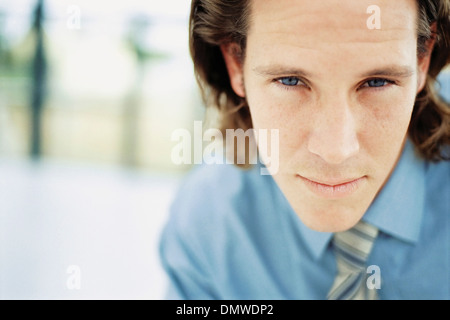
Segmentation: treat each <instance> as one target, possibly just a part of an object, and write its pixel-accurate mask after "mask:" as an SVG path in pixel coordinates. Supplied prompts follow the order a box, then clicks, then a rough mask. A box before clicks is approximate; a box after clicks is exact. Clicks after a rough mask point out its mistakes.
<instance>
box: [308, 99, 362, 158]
mask: <svg viewBox="0 0 450 320" xmlns="http://www.w3.org/2000/svg"><path fill="white" fill-rule="evenodd" d="M319 110H320V111H319V112H318V113H317V114H316V116H315V117H314V120H313V122H312V127H311V128H312V129H311V131H310V135H309V137H308V150H309V152H311V153H313V154H315V155H317V156H319V157H320V158H322V159H323V160H324V161H325V162H327V163H329V164H341V163H343V162H344V161H346V160H347V159H349V158H351V157H353V156H355V155H356V154H357V153H358V152H359V141H358V134H357V125H356V123H355V117H354V115H353V114H352V111H351V108H350V106H349V105H348V103H336V100H335V102H334V103H333V104H329V106H328V107H320V109H319Z"/></svg>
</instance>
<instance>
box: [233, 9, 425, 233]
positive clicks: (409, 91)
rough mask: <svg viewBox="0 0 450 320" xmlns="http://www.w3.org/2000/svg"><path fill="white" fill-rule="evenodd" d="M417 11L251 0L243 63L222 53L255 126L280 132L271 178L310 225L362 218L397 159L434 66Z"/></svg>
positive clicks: (327, 226) (322, 227)
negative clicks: (375, 23) (372, 20)
mask: <svg viewBox="0 0 450 320" xmlns="http://www.w3.org/2000/svg"><path fill="white" fill-rule="evenodd" d="M373 4H376V5H377V6H378V7H379V8H380V9H381V11H380V13H381V15H380V17H381V21H380V22H381V25H380V27H381V29H379V30H377V29H369V28H368V26H367V20H368V19H369V17H370V16H371V15H372V14H371V13H367V12H366V11H367V8H368V7H369V6H370V5H373ZM416 12H417V7H416V3H415V1H414V0H397V1H389V0H380V1H378V0H377V1H374V0H370V1H366V0H347V1H339V0H327V1H323V0H321V1H305V0H281V1H280V0H264V1H263V0H253V2H252V7H251V21H250V27H249V32H248V37H247V47H246V52H245V59H244V61H243V63H242V64H239V62H236V61H234V62H232V61H231V60H230V57H229V56H228V57H227V53H226V50H225V51H224V55H225V59H226V62H227V66H228V70H229V73H230V78H231V82H232V86H233V88H234V90H235V91H236V93H237V94H239V95H241V96H245V97H246V99H247V101H248V104H249V107H250V112H251V116H252V120H253V125H254V128H255V129H256V130H258V129H278V130H279V134H280V141H279V170H278V172H277V173H274V174H273V176H274V179H275V181H276V182H277V184H278V185H279V187H280V189H281V190H282V192H283V193H284V195H285V196H286V198H287V200H288V201H289V203H290V204H291V206H292V207H293V209H294V210H295V212H296V213H297V215H298V216H299V217H300V219H301V220H302V221H303V223H305V224H306V225H307V226H309V227H310V228H312V229H314V230H318V231H328V232H335V231H341V230H345V229H348V228H350V227H352V226H353V225H354V224H356V223H357V221H358V220H359V219H360V218H361V217H362V216H363V215H364V213H365V211H366V210H367V208H368V207H369V206H370V204H371V202H372V201H373V200H374V198H375V196H376V195H377V193H378V192H379V191H380V189H381V188H382V187H383V185H384V183H385V182H386V180H387V179H388V177H389V175H390V173H391V172H392V170H393V168H394V166H395V164H396V162H397V161H398V158H399V156H400V153H401V150H402V147H403V145H404V142H405V137H406V134H407V129H408V125H409V122H410V119H411V113H412V110H413V105H414V101H415V97H416V94H417V92H418V91H419V90H420V89H421V88H422V87H423V83H424V78H425V77H424V74H426V70H425V69H426V68H427V67H428V66H427V64H426V61H425V60H424V61H418V60H417V55H416V45H417V40H416V39H417V37H416V21H417V13H416ZM232 63H235V66H234V69H233V66H232V65H230V64H232ZM392 214H395V212H393V213H392Z"/></svg>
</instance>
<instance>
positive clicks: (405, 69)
mask: <svg viewBox="0 0 450 320" xmlns="http://www.w3.org/2000/svg"><path fill="white" fill-rule="evenodd" d="M414 73H415V70H414V69H413V68H411V67H410V66H397V65H392V66H386V67H383V68H377V69H373V70H370V71H368V72H365V73H363V74H361V77H373V76H388V77H394V78H407V77H410V76H412V75H413V74H414Z"/></svg>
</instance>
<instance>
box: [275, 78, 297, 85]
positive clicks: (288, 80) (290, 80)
mask: <svg viewBox="0 0 450 320" xmlns="http://www.w3.org/2000/svg"><path fill="white" fill-rule="evenodd" d="M278 82H280V83H281V84H283V85H285V86H288V87H293V86H297V85H298V84H299V83H300V79H299V78H296V77H283V78H280V79H278Z"/></svg>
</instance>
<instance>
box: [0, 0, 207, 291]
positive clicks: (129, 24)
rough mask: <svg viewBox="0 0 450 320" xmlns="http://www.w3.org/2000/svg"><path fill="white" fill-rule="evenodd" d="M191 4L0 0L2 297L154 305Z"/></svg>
mask: <svg viewBox="0 0 450 320" xmlns="http://www.w3.org/2000/svg"><path fill="white" fill-rule="evenodd" d="M189 9H190V1H187V0H165V1H156V0H145V1H144V0H127V1H88V0H70V1H66V0H0V299H160V298H163V294H164V286H165V281H166V280H165V274H164V273H163V271H162V269H161V266H160V265H159V260H158V252H157V250H158V248H157V242H158V238H159V234H160V231H161V227H162V226H163V224H164V222H165V220H166V218H167V209H168V206H169V205H170V201H171V199H172V197H173V195H174V192H175V191H176V188H177V186H178V184H179V181H180V179H181V178H182V177H183V175H184V174H185V173H186V172H187V171H188V170H189V169H190V167H189V166H177V165H175V164H173V162H172V161H171V150H172V148H173V147H174V145H175V144H176V143H174V142H173V141H171V134H172V132H173V131H174V130H175V129H177V128H186V129H187V130H191V131H192V129H193V121H194V120H202V119H203V106H202V104H201V101H200V97H199V92H198V89H197V86H196V83H195V79H194V77H193V70H192V63H191V60H190V57H189V51H188V27H187V26H188V15H189Z"/></svg>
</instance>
